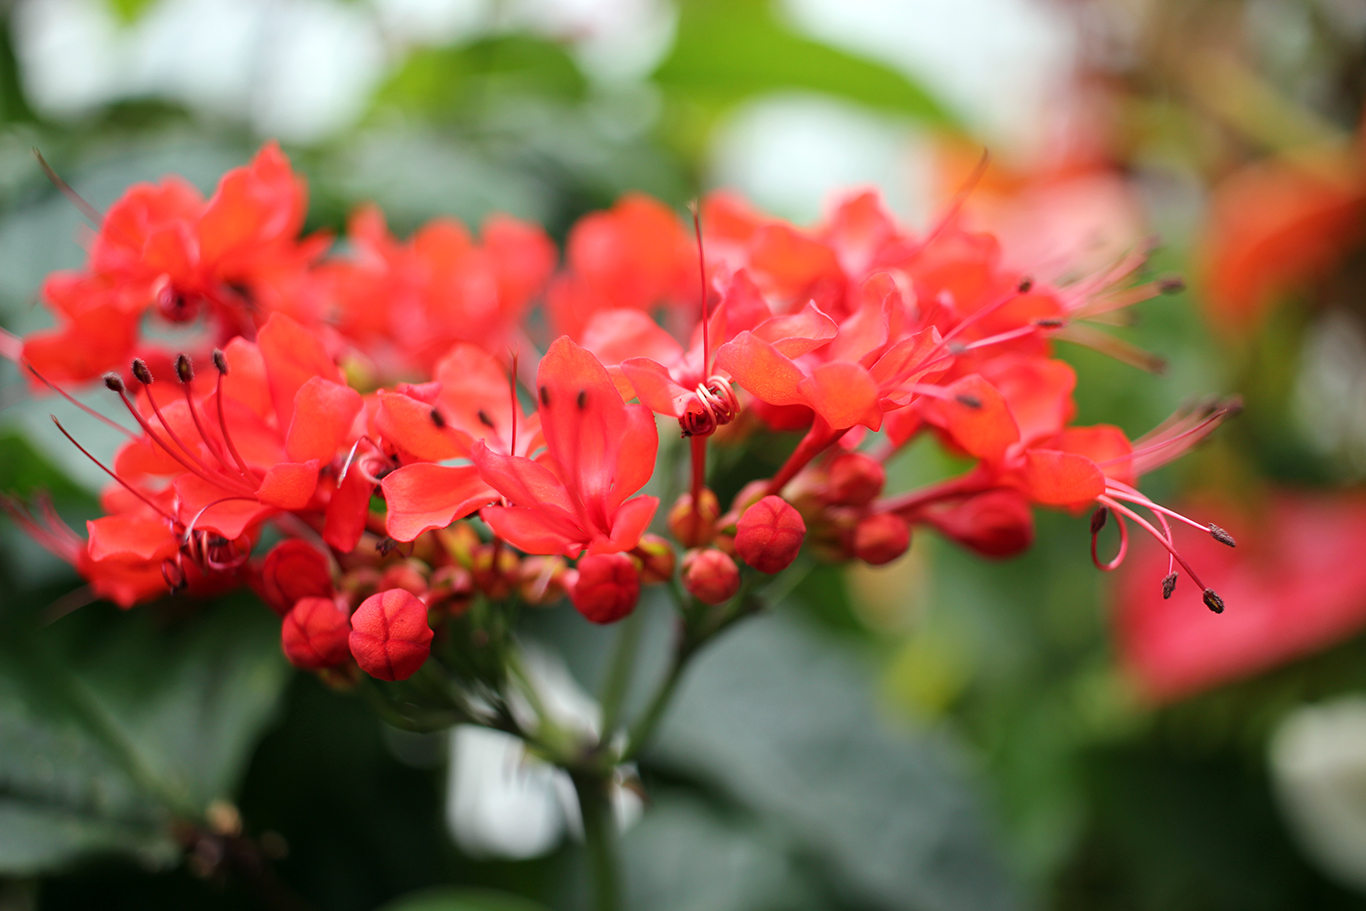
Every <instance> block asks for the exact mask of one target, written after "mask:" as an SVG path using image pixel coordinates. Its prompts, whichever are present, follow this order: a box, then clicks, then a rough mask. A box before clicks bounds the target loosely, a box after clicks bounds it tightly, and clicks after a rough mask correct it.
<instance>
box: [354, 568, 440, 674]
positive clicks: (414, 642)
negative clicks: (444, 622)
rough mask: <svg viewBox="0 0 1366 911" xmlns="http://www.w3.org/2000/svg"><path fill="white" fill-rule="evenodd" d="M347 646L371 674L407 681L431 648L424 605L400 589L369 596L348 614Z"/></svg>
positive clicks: (357, 661)
mask: <svg viewBox="0 0 1366 911" xmlns="http://www.w3.org/2000/svg"><path fill="white" fill-rule="evenodd" d="M350 646H351V654H352V655H354V656H355V657H356V663H357V664H359V665H360V666H361V670H363V671H365V672H366V673H367V674H369V675H370V676H371V677H376V678H378V679H380V680H407V679H408V678H409V677H411V676H413V674H415V673H416V672H417V669H418V668H420V667H422V663H423V662H424V661H426V660H427V655H429V654H430V653H431V650H432V630H431V627H429V626H428V625H427V605H425V604H423V603H422V601H421V600H419V599H418V598H417V597H416V596H414V595H413V594H412V593H411V592H406V591H404V590H403V589H401V588H391V589H389V590H388V591H383V592H380V593H379V594H377V595H371V596H370V597H368V598H366V599H365V600H364V601H362V602H361V605H360V607H358V608H356V612H355V613H354V614H352V615H351V638H350Z"/></svg>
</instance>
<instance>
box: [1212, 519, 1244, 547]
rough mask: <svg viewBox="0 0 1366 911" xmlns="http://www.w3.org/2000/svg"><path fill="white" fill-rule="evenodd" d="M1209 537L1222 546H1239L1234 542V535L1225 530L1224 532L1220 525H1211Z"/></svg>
mask: <svg viewBox="0 0 1366 911" xmlns="http://www.w3.org/2000/svg"><path fill="white" fill-rule="evenodd" d="M1209 535H1210V537H1211V538H1213V539H1214V540H1216V541H1218V542H1219V543H1220V544H1224V545H1227V546H1228V547H1237V546H1238V542H1237V541H1234V540H1233V535H1231V534H1229V533H1228V532H1226V531H1224V530H1223V529H1222V528H1220V527H1219V526H1218V525H1214V524H1211V525H1210V527H1209Z"/></svg>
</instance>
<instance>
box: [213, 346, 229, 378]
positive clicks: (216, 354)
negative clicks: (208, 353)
mask: <svg viewBox="0 0 1366 911" xmlns="http://www.w3.org/2000/svg"><path fill="white" fill-rule="evenodd" d="M213 365H214V366H215V367H217V368H218V372H219V373H221V374H223V376H227V375H228V356H227V355H226V354H224V353H223V349H222V348H215V349H213Z"/></svg>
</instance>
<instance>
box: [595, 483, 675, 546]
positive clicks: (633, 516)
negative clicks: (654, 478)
mask: <svg viewBox="0 0 1366 911" xmlns="http://www.w3.org/2000/svg"><path fill="white" fill-rule="evenodd" d="M658 509H659V498H658V497H636V498H635V499H634V500H627V501H626V502H625V503H623V504H621V506H620V507H619V508H618V509H617V512H616V516H615V517H614V521H613V523H612V534H611V537H609V538H608V539H606V540H604V539H602V538H598V539H597V540H596V541H594V542H593V543H592V544H590V545H588V552H589V553H590V554H605V553H615V552H617V551H623V550H631V549H632V548H633V547H635V546H636V545H637V544H639V543H640V536H641V535H643V534H645V529H647V528H649V527H650V520H651V519H653V518H654V517H655V511H656V510H658Z"/></svg>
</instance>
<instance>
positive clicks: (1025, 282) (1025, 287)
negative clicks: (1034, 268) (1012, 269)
mask: <svg viewBox="0 0 1366 911" xmlns="http://www.w3.org/2000/svg"><path fill="white" fill-rule="evenodd" d="M1016 287H1017V288H1018V289H1019V292H1020V293H1021V294H1028V293H1029V292H1030V290H1031V289H1032V288H1033V287H1034V279H1032V278H1030V277H1029V276H1028V275H1026V276H1025V277H1024V278H1022V279H1020V284H1019V285H1017V286H1016Z"/></svg>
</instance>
